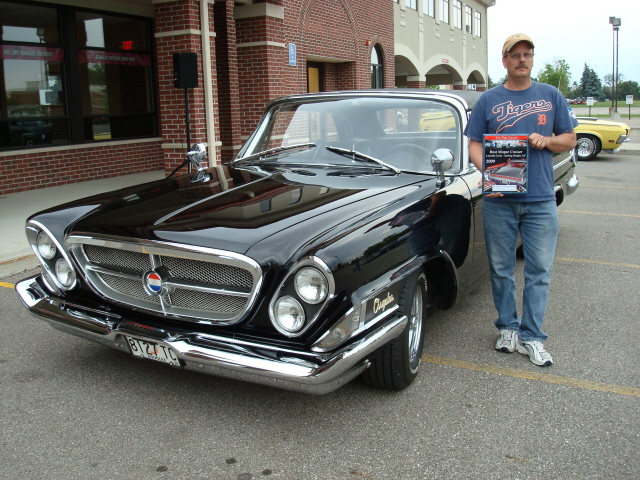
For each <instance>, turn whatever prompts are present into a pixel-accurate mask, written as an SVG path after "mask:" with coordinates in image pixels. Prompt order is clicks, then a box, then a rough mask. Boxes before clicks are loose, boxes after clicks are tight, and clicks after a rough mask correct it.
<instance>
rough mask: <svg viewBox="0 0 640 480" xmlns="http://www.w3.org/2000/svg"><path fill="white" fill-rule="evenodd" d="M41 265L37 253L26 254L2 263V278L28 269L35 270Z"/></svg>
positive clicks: (0, 275) (0, 276)
mask: <svg viewBox="0 0 640 480" xmlns="http://www.w3.org/2000/svg"><path fill="white" fill-rule="evenodd" d="M39 265H40V262H39V261H38V259H37V257H36V256H35V255H25V256H24V257H19V258H14V259H12V260H7V261H4V262H2V263H0V278H5V277H10V276H12V275H17V274H19V273H22V272H26V271H27V270H33V269H34V268H37V267H38V266H39Z"/></svg>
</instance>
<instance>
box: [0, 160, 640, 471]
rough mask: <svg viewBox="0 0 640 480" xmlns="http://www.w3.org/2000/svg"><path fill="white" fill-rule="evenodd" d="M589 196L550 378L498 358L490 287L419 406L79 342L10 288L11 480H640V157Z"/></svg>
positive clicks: (1, 397) (455, 323) (2, 306)
mask: <svg viewBox="0 0 640 480" xmlns="http://www.w3.org/2000/svg"><path fill="white" fill-rule="evenodd" d="M580 178H581V185H580V188H578V190H577V191H576V192H575V193H574V194H573V195H571V196H569V197H567V199H566V200H565V202H564V203H563V204H562V205H560V208H559V218H560V225H561V227H560V235H559V239H558V249H557V252H556V259H555V262H554V271H553V279H552V282H551V292H550V298H549V305H548V308H547V318H546V321H545V331H546V332H547V333H548V334H549V335H550V337H549V340H548V341H547V348H548V349H549V351H550V353H551V354H552V355H553V359H554V365H553V366H552V367H548V368H540V367H536V366H535V365H533V364H531V362H530V361H529V359H528V358H527V357H525V356H523V355H520V354H518V353H512V354H505V353H501V352H496V351H495V349H494V348H493V344H494V342H495V339H496V331H495V328H494V327H493V324H492V319H493V318H494V317H495V309H494V308H493V304H492V300H491V287H490V284H489V282H488V281H484V282H481V283H480V284H478V286H477V287H476V289H475V290H473V291H472V292H471V293H470V294H469V295H467V296H465V297H464V298H462V299H461V300H460V302H459V303H458V305H456V306H455V307H454V308H453V309H452V310H450V311H447V312H440V313H438V314H437V315H436V316H434V317H432V318H430V319H429V320H428V321H427V324H426V326H425V328H426V340H425V350H424V355H423V358H422V360H423V361H422V362H421V365H420V368H421V372H420V375H419V377H418V379H417V380H416V382H414V384H413V385H411V386H410V387H409V388H407V389H406V390H404V391H401V392H395V393H392V392H385V391H379V390H375V389H372V388H369V387H367V386H366V385H364V384H363V382H361V381H360V380H357V379H356V380H354V381H353V382H351V383H349V384H348V385H345V386H344V387H342V388H340V389H339V390H337V391H335V392H333V393H332V394H329V395H326V396H320V397H318V396H313V395H304V394H300V393H295V392H287V391H282V390H276V389H274V388H270V387H266V386H260V385H253V384H249V383H243V382H239V381H233V380H228V379H224V378H218V377H213V376H207V375H203V374H199V373H196V372H188V371H182V370H178V369H174V368H171V367H169V366H166V365H163V364H159V363H153V362H150V361H143V360H137V359H136V358H134V357H133V356H131V355H128V354H126V353H124V352H120V351H117V350H114V349H110V348H107V347H104V346H101V345H98V344H95V343H92V342H88V341H86V340H84V339H82V338H78V337H74V336H71V335H67V334H65V333H62V332H59V331H56V330H54V329H52V328H51V327H50V326H49V325H47V324H46V322H43V321H41V320H39V319H36V318H34V317H32V316H31V315H29V313H28V312H27V311H26V310H25V309H24V307H23V306H22V305H21V302H20V300H19V299H18V297H17V295H16V294H15V292H14V291H13V290H12V288H11V285H12V283H14V282H16V281H17V280H18V279H20V278H22V277H24V275H26V274H25V273H22V274H19V275H16V276H13V277H8V278H6V279H4V280H2V281H0V333H1V335H0V392H2V393H1V394H0V410H1V411H2V415H1V416H0V452H1V453H0V459H1V461H0V479H2V480H5V479H6V480H39V479H65V480H93V479H95V480H105V479H110V480H130V479H132V478H140V479H154V480H178V479H183V480H200V479H201V480H205V479H207V480H210V479H215V480H257V479H265V480H357V479H364V480H444V479H446V480H506V479H512V480H513V479H517V480H539V479H554V480H587V479H588V480H637V479H638V478H640V456H638V451H639V446H640V363H639V362H638V348H637V339H638V338H640V322H638V312H639V311H640V295H638V284H639V283H640V257H639V253H638V248H637V244H638V238H640V222H638V218H640V203H639V202H638V192H639V191H640V156H638V155H635V156H631V155H619V154H614V155H612V154H602V155H600V156H598V157H597V158H596V159H594V160H592V161H590V162H582V164H581V170H580ZM523 265H524V262H518V267H517V279H518V280H517V282H518V285H519V290H520V292H521V283H522V282H521V279H522V277H523Z"/></svg>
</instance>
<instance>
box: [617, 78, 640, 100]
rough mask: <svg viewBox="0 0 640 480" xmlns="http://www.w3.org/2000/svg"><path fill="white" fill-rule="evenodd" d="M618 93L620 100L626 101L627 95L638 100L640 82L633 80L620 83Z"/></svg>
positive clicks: (639, 96)
mask: <svg viewBox="0 0 640 480" xmlns="http://www.w3.org/2000/svg"><path fill="white" fill-rule="evenodd" d="M616 91H617V93H618V95H617V96H618V100H626V98H627V95H633V99H634V100H638V98H640V89H639V87H638V82H634V81H633V80H628V81H626V82H620V83H619V84H618V89H617V90H616Z"/></svg>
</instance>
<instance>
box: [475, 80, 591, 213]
mask: <svg viewBox="0 0 640 480" xmlns="http://www.w3.org/2000/svg"><path fill="white" fill-rule="evenodd" d="M577 125H578V121H577V120H576V117H575V114H574V113H573V110H571V107H569V105H568V104H567V101H566V100H565V98H564V96H563V95H562V93H560V91H558V89H556V88H555V87H552V86H551V85H547V84H544V83H536V82H533V83H532V84H531V86H530V87H529V88H527V89H526V90H508V89H506V88H505V87H504V85H499V86H497V87H494V88H492V89H490V90H487V91H486V92H485V93H483V94H482V96H481V97H480V99H479V100H478V103H476V105H475V107H474V108H473V111H472V112H471V117H470V118H469V123H468V124H467V127H466V128H465V130H464V134H465V135H466V136H467V137H469V138H470V139H472V140H475V141H476V142H480V143H482V140H483V134H485V133H497V134H505V135H508V134H513V135H515V134H519V135H530V134H531V133H534V132H535V133H539V134H540V135H544V136H545V137H550V136H551V135H552V134H555V135H560V134H562V133H568V132H571V131H572V130H573V129H574V128H575V127H576V126H577ZM527 175H528V180H527V193H525V194H522V195H513V196H509V195H505V196H504V197H500V198H497V199H487V200H499V201H507V202H509V201H511V202H539V201H543V200H553V199H555V192H554V190H553V152H552V151H551V150H548V149H546V148H545V149H543V150H538V149H535V148H529V161H528V163H527Z"/></svg>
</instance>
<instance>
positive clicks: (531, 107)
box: [491, 100, 553, 133]
mask: <svg viewBox="0 0 640 480" xmlns="http://www.w3.org/2000/svg"><path fill="white" fill-rule="evenodd" d="M552 108H553V105H552V104H551V102H547V101H546V100H536V101H535V102H527V103H523V104H522V105H514V104H513V103H511V101H508V102H504V103H500V104H498V105H496V106H495V107H493V109H492V110H491V113H493V114H494V115H496V120H497V121H498V123H499V125H498V129H497V130H496V133H500V132H501V131H502V130H504V129H505V128H508V127H513V126H514V125H515V124H516V123H517V122H518V121H519V120H521V119H523V118H524V117H527V116H529V115H538V125H545V124H546V123H547V116H546V115H545V114H543V113H542V112H549V111H551V109H552ZM540 122H544V123H540Z"/></svg>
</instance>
